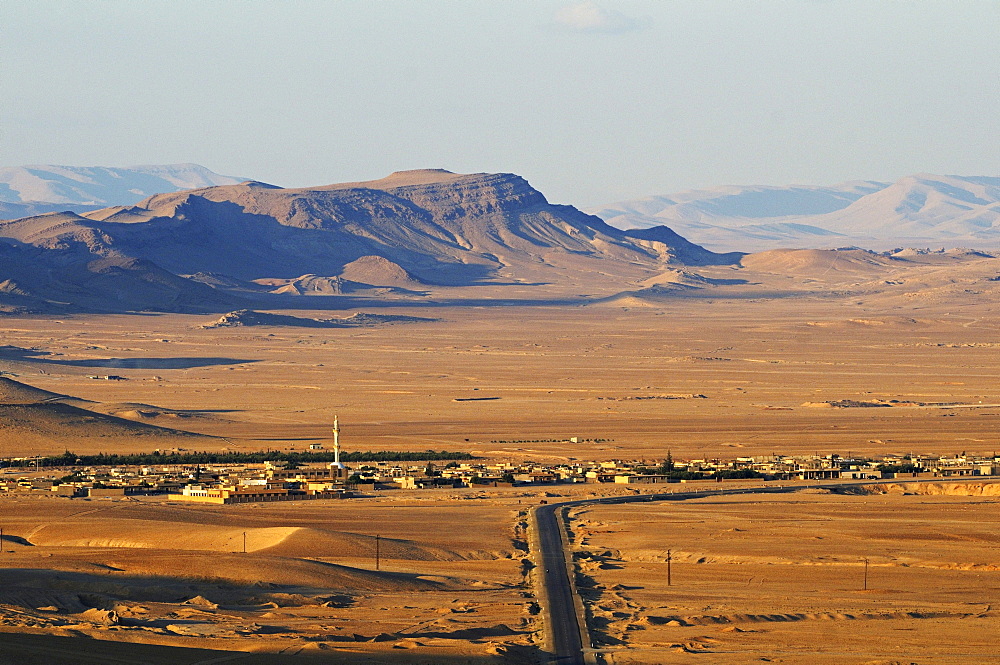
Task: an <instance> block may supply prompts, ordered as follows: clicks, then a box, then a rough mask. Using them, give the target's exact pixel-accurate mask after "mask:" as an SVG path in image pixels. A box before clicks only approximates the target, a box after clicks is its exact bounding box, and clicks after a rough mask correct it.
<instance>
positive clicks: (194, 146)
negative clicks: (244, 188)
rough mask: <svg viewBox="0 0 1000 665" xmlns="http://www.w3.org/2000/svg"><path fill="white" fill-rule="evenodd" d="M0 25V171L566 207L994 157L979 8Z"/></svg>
mask: <svg viewBox="0 0 1000 665" xmlns="http://www.w3.org/2000/svg"><path fill="white" fill-rule="evenodd" d="M54 8H57V9H58V10H57V11H53V9H54ZM0 20H2V22H3V25H4V26H5V27H6V28H7V31H6V34H5V36H4V40H3V41H2V43H0V57H2V58H3V60H4V62H5V64H6V65H7V66H6V67H4V69H3V70H2V71H0V81H2V82H3V84H4V86H5V87H6V88H7V89H8V90H10V91H16V94H8V95H5V96H4V99H3V101H0V148H2V150H3V154H4V159H3V162H4V163H5V165H9V166H17V165H21V164H65V165H73V166H95V165H103V166H117V167H121V166H129V165H134V164H168V163H182V162H194V163H198V164H202V165H204V166H206V167H208V168H210V169H211V170H213V171H216V172H217V173H222V174H232V175H239V176H246V177H253V178H257V179H260V180H264V181H267V182H271V183H274V184H277V185H281V186H307V185H321V184H328V183H332V182H344V181H356V180H366V179H376V178H380V177H383V176H385V175H387V174H389V173H391V172H393V171H397V170H404V169H412V168H445V169H448V170H451V171H455V172H514V173H518V174H520V175H523V176H524V177H526V178H527V179H528V180H529V181H530V182H531V183H532V184H533V185H534V186H536V187H537V188H538V189H539V190H541V191H543V192H544V193H545V194H546V195H547V196H548V197H549V198H550V200H552V201H553V202H559V203H572V204H574V205H578V206H588V205H597V204H605V203H608V202H612V201H619V200H628V199H634V198H638V197H642V196H649V195H657V194H667V193H671V192H679V191H683V190H688V189H700V188H707V187H715V186H720V185H730V184H746V185H749V184H755V185H786V184H816V185H828V184H834V183H839V182H843V181H849V180H879V181H894V180H896V179H898V178H900V177H902V176H906V175H909V174H913V173H919V172H930V173H940V174H962V175H996V174H998V173H1000V157H998V155H1000V150H998V149H1000V132H997V131H996V121H995V116H994V113H993V111H992V109H993V108H995V106H996V103H997V101H998V97H1000V92H998V91H997V90H996V89H995V87H991V86H989V85H987V84H985V83H984V82H988V81H991V80H997V79H998V78H1000V59H997V58H985V57H983V55H982V54H985V53H989V52H990V49H991V48H992V46H993V41H994V29H992V28H991V26H995V25H997V24H998V23H1000V2H997V1H996V0H969V1H968V2H963V3H961V4H960V5H956V4H954V3H948V2H937V1H928V2H919V3H916V2H904V1H902V0H901V1H889V0H885V1H882V2H860V1H855V0H787V1H783V2H777V1H773V2H764V3H758V4H755V5H753V6H744V5H742V4H737V3H733V2H723V1H716V0H707V1H698V2H694V1H693V0H677V1H675V2H654V1H652V0H620V1H617V2H611V1H603V2H566V1H563V0H540V1H539V2H533V3H505V2H496V1H493V2H484V3H461V2H454V1H447V0H433V1H428V2H422V3H405V2H382V3H378V4H376V5H370V4H368V3H362V2H354V1H343V2H336V3H328V2H316V1H301V2H287V3H282V4H280V5H276V6H271V5H268V4H264V3H261V2H256V1H249V0H248V1H245V2H236V3H225V4H222V3H219V4H208V5H204V4H201V3H194V2H186V1H180V2H174V3H169V4H152V5H150V4H142V5H127V4H120V3H113V2H98V1H75V2H74V1H66V2H59V3H48V4H45V5H33V4H27V3H25V4H7V5H5V6H3V7H2V8H0Z"/></svg>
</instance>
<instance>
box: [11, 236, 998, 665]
mask: <svg viewBox="0 0 1000 665" xmlns="http://www.w3.org/2000/svg"><path fill="white" fill-rule="evenodd" d="M831 256H835V255H833V254H830V253H805V254H801V253H798V254H796V253H792V254H787V253H777V254H775V255H771V256H765V257H764V258H760V255H754V257H753V258H752V260H750V261H746V262H744V264H743V265H742V266H740V267H708V268H702V269H699V270H698V271H696V273H695V272H690V273H687V274H686V275H680V276H678V275H677V274H672V275H671V276H670V279H669V280H668V281H667V282H663V283H662V284H661V286H663V285H664V284H665V286H664V288H661V289H653V290H650V288H651V285H649V284H646V285H642V288H641V289H637V290H636V291H635V292H634V293H630V292H622V291H621V288H620V286H615V285H614V284H608V285H602V284H601V283H600V281H599V280H595V281H591V282H588V283H586V284H583V283H581V284H579V285H578V288H576V289H575V290H574V289H573V288H572V287H565V288H566V290H565V292H564V293H561V294H558V297H557V298H551V297H550V298H548V299H546V300H532V299H531V296H530V294H531V292H532V291H531V289H530V288H529V287H527V286H524V287H521V286H511V287H509V289H503V288H500V287H488V288H486V287H483V288H476V287H467V288H465V289H464V290H452V291H449V295H448V297H447V298H446V297H444V296H439V295H438V296H436V295H434V294H432V295H431V296H429V297H427V298H426V299H424V300H414V299H412V298H410V299H406V300H403V299H400V300H398V301H393V300H392V299H391V298H390V299H387V300H385V301H383V302H380V303H373V302H372V301H361V300H356V301H355V300H352V299H351V298H349V297H328V298H326V299H325V300H323V304H322V306H320V305H319V304H316V303H317V302H318V301H317V300H315V299H312V300H306V301H304V302H305V303H306V304H304V305H303V308H301V309H298V310H289V311H283V312H281V313H283V314H289V315H295V316H307V315H308V316H328V315H338V316H347V315H350V314H352V313H354V312H357V311H361V310H363V311H378V312H380V313H383V314H391V315H405V316H409V317H418V318H419V319H421V320H417V321H409V322H406V323H397V324H385V325H373V326H370V327H344V328H321V329H320V328H312V327H296V326H258V327H252V328H248V327H236V328H210V329H209V328H203V327H202V326H204V325H206V324H209V323H211V322H212V321H213V320H214V318H216V317H212V316H206V315H182V314H143V315H134V314H133V315H125V314H121V315H101V316H98V315H86V314H80V315H74V316H60V317H56V316H20V317H9V318H7V319H5V321H4V342H3V343H4V345H5V346H4V347H3V348H2V349H0V359H2V361H3V369H4V371H5V372H8V373H10V374H12V375H14V377H15V378H16V379H17V380H18V381H20V382H22V383H25V384H28V385H30V386H33V387H35V388H38V389H41V390H45V391H50V392H52V393H57V394H59V395H68V396H71V397H72V398H73V399H75V400H78V401H77V402H74V403H77V404H81V405H86V407H87V408H88V409H90V410H92V411H95V412H99V413H102V414H109V415H113V416H115V417H117V418H122V419H124V420H126V421H129V422H135V423H140V424H146V425H150V424H151V425H157V426H160V427H166V428H173V429H176V430H178V431H179V432H178V433H175V434H170V433H169V432H168V433H166V434H164V433H156V434H150V433H149V432H146V431H136V432H131V433H128V434H123V433H122V431H121V430H120V429H114V428H112V429H108V430H102V429H101V427H102V425H101V423H98V422H80V421H79V420H74V419H72V418H66V417H64V414H60V413H59V412H53V411H50V410H46V409H36V408H35V407H34V406H33V405H31V404H27V403H26V402H29V401H30V400H24V399H21V400H20V402H18V399H17V398H16V396H14V397H12V398H10V399H7V403H6V404H4V405H3V406H2V408H3V409H4V413H5V418H4V419H3V423H4V426H3V429H2V430H0V437H2V438H0V451H2V455H0V456H4V457H8V456H24V455H35V454H38V455H44V454H59V453H62V452H63V451H64V450H67V449H70V450H72V451H73V452H76V453H79V454H82V453H92V452H125V451H129V452H133V451H134V452H148V451H150V450H152V449H154V448H160V449H172V448H184V449H187V450H260V449H265V448H271V449H282V450H289V449H295V450H303V449H305V448H307V447H308V445H309V444H310V443H326V442H328V441H329V436H330V433H329V430H330V425H331V422H332V420H333V417H334V416H335V415H338V416H339V418H340V422H341V426H342V430H343V431H342V442H343V445H344V447H345V449H346V450H407V451H423V450H428V449H434V450H441V449H444V450H450V451H462V452H468V453H471V454H473V455H476V456H477V457H481V458H485V459H491V460H497V461H519V460H537V461H542V462H545V461H565V460H567V459H578V460H611V459H646V460H649V461H650V462H651V463H654V462H659V461H661V460H662V459H663V458H664V456H665V455H666V454H667V451H670V453H671V454H672V455H673V456H674V458H676V459H703V458H713V457H721V458H733V457H738V456H752V455H769V454H772V453H778V454H816V453H819V454H834V453H835V454H841V455H846V454H854V455H867V456H873V457H875V456H880V455H883V454H890V453H893V454H898V453H903V454H905V453H917V454H929V453H962V452H968V453H970V454H972V453H976V454H983V453H991V452H992V451H993V450H995V449H996V447H997V437H996V428H997V422H998V421H997V418H1000V395H998V393H997V390H996V385H997V376H998V370H1000V354H998V353H997V349H998V348H1000V335H998V332H997V331H998V322H1000V318H998V316H997V314H996V312H995V307H994V302H995V297H996V293H997V289H1000V282H997V281H996V279H995V277H996V275H997V274H998V271H997V269H996V266H995V259H992V258H989V257H977V256H974V255H973V256H966V255H952V254H949V255H942V256H940V257H935V256H930V257H929V258H927V259H926V260H921V262H920V263H919V264H917V265H915V266H911V267H908V269H907V271H906V272H905V274H902V273H901V272H900V271H899V270H896V269H893V268H890V267H887V266H886V265H884V264H879V263H877V262H876V263H875V264H869V263H865V262H856V261H850V260H845V261H840V259H839V258H838V259H836V260H831ZM699 280H702V281H699ZM661 281H662V280H661ZM692 284H696V285H709V286H704V287H703V286H692ZM654 286H655V285H654ZM314 305H315V309H310V307H312V306H314ZM108 374H114V375H120V376H122V377H123V378H124V379H125V380H122V381H107V380H95V379H92V378H89V377H91V376H94V375H108ZM873 401H881V402H885V403H891V404H893V406H886V407H882V408H840V407H837V406H834V405H832V404H831V403H844V404H846V403H853V402H858V403H863V402H873ZM29 407H31V408H29ZM140 429H141V428H140ZM180 432H183V434H182V433H180ZM192 434H194V435H195V436H192ZM570 437H577V438H578V440H579V441H580V442H579V443H570V442H569V439H570ZM948 487H950V486H949V485H947V484H944V483H942V484H941V487H940V488H938V489H934V490H927V489H919V488H909V487H906V486H901V485H897V486H895V487H893V488H888V489H886V490H884V493H883V490H879V491H872V492H870V493H860V492H858V493H851V492H842V493H840V492H838V493H829V492H822V493H810V492H805V491H804V492H797V493H791V494H787V495H780V496H747V497H726V498H721V497H719V498H709V497H706V498H702V499H697V500H689V501H675V502H657V503H648V504H646V503H643V504H637V505H630V506H592V507H585V508H577V509H574V510H573V511H572V512H571V513H570V528H571V530H572V532H573V534H574V543H573V547H574V549H575V550H576V558H577V560H578V562H579V571H580V585H581V592H582V594H583V595H584V599H585V602H586V603H587V605H588V607H589V611H588V612H589V618H590V628H591V631H592V636H593V638H594V640H595V642H596V643H597V644H598V645H599V646H600V647H601V654H600V656H599V657H600V658H602V659H603V660H604V661H605V662H613V663H675V662H676V663H699V662H701V663H713V664H714V663H749V662H761V661H763V660H770V661H772V662H787V663H850V664H852V665H853V664H856V665H862V664H865V665H874V664H876V663H877V664H879V665H883V664H886V665H887V664H888V663H921V664H923V663H973V662H980V663H981V662H989V659H990V658H994V657H995V652H996V648H995V637H994V636H995V634H996V629H997V618H996V616H995V613H994V610H993V607H994V606H995V604H996V602H997V597H996V596H997V592H998V588H1000V587H998V585H997V580H996V578H995V576H996V572H995V570H996V567H997V565H998V564H997V559H996V555H995V547H994V546H995V542H996V536H995V534H994V531H995V525H996V518H995V510H996V505H997V496H998V495H997V494H996V493H995V489H996V487H995V486H989V485H988V484H986V485H983V484H981V483H980V484H979V485H976V486H975V488H973V489H969V490H968V491H967V493H966V494H960V493H956V491H954V490H951V489H948ZM621 491H625V490H622V489H619V488H614V487H595V486H594V485H583V486H579V487H573V488H567V487H563V486H553V487H546V488H509V489H508V488H491V489H489V490H480V489H464V490H425V491H405V492H404V491H401V490H399V491H385V492H383V493H381V494H380V495H379V496H368V497H365V498H359V499H352V500H344V501H315V502H307V503H306V502H304V503H286V504H280V505H273V504H269V505H258V504H247V505H239V506H201V505H190V504H186V505H180V504H171V503H169V502H167V501H165V500H163V499H160V498H155V497H153V498H149V499H145V498H143V499H133V498H121V499H93V500H82V499H65V498H57V497H45V498H39V497H36V496H14V495H10V496H3V497H0V522H2V524H0V526H3V528H4V540H3V554H2V559H0V567H2V568H0V575H2V576H3V578H4V583H3V589H4V590H3V592H2V594H3V595H2V596H0V617H2V622H3V625H2V626H0V631H2V632H0V645H2V646H0V662H4V663H7V662H9V663H33V662H38V663H42V662H45V663H49V662H65V663H75V662H88V663H89V662H94V663H97V662H124V663H133V662H135V663H138V662H162V663H209V662H213V663H214V662H245V663H271V662H297V660H296V659H312V660H313V661H316V662H331V663H335V662H373V663H374V662H383V663H449V662H455V663H460V662H461V663H465V662H469V663H479V662H514V663H518V662H524V663H529V662H541V661H543V660H544V654H543V653H542V651H541V648H540V644H541V641H540V639H539V637H538V632H537V631H538V630H539V628H540V626H539V625H538V624H539V622H538V619H537V615H536V614H535V612H536V611H537V607H536V606H535V604H534V600H533V597H532V589H531V585H530V581H531V576H530V566H528V565H527V564H525V562H524V561H523V559H524V558H525V557H526V552H525V547H526V545H525V539H524V534H523V528H524V514H525V510H526V509H527V507H528V506H530V505H532V504H535V503H537V502H538V501H539V500H540V499H541V498H542V497H543V496H544V497H545V499H546V500H549V501H555V500H558V498H559V497H560V496H572V497H575V498H580V497H584V496H589V495H596V494H602V493H604V494H607V493H614V492H621ZM244 533H245V534H246V538H247V552H246V553H244V552H243V551H242V538H243V534H244ZM375 536H379V543H380V545H379V546H380V547H384V549H383V550H380V557H381V559H380V562H379V563H380V565H379V569H378V570H375V562H374V560H373V556H374V548H375ZM668 549H669V550H671V552H672V556H675V557H676V559H675V560H674V561H673V565H674V569H673V574H674V580H673V583H672V584H671V585H669V586H668V585H667V583H666V577H665V570H664V567H665V561H664V554H665V552H666V550H668ZM865 558H867V559H868V560H869V588H868V589H867V590H865V589H861V588H859V584H861V579H862V577H861V576H862V574H863V573H862V571H863V560H864V559H865ZM112 614H113V616H112ZM303 662H306V661H303Z"/></svg>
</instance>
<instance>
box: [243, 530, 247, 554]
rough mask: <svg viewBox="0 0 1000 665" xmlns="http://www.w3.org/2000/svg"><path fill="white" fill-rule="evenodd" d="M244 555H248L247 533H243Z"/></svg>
mask: <svg viewBox="0 0 1000 665" xmlns="http://www.w3.org/2000/svg"><path fill="white" fill-rule="evenodd" d="M243 553H244V554H246V553H247V532H246V531H244V532H243Z"/></svg>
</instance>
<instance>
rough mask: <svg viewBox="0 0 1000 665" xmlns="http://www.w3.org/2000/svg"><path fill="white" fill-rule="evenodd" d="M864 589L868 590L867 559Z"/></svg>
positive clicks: (866, 561)
mask: <svg viewBox="0 0 1000 665" xmlns="http://www.w3.org/2000/svg"><path fill="white" fill-rule="evenodd" d="M864 590H865V591H868V559H865V587H864Z"/></svg>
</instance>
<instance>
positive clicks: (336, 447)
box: [331, 416, 344, 469]
mask: <svg viewBox="0 0 1000 665" xmlns="http://www.w3.org/2000/svg"><path fill="white" fill-rule="evenodd" d="M331 466H332V467H336V468H338V469H343V468H344V465H343V464H341V463H340V417H339V416H334V417H333V464H332V465H331Z"/></svg>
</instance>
